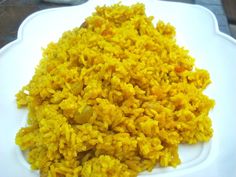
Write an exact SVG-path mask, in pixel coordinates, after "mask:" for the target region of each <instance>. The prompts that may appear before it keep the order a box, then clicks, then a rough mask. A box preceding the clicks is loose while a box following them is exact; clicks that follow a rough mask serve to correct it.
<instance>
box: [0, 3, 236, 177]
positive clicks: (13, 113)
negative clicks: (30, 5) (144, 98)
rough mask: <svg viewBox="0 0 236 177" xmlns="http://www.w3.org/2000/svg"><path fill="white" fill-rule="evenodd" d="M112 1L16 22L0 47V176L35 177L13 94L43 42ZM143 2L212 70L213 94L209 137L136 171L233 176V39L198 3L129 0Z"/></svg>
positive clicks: (235, 85) (235, 143)
mask: <svg viewBox="0 0 236 177" xmlns="http://www.w3.org/2000/svg"><path fill="white" fill-rule="evenodd" d="M115 2H116V1H111V0H110V1H107V2H106V1H95V0H90V1H89V2H87V3H85V4H83V5H79V6H73V7H63V8H55V9H48V10H43V11H39V12H37V13H34V14H32V15H30V16H29V17H28V18H27V19H26V20H25V21H24V22H23V23H22V24H21V26H20V28H19V31H18V38H17V40H15V41H13V42H11V43H9V44H8V45H6V46H5V47H3V48H2V49H1V50H0V116H1V118H0V172H1V174H0V176H2V177H18V176H20V177H37V176H39V174H38V172H37V171H31V170H30V166H29V164H28V163H27V162H26V160H25V159H24V156H23V155H22V153H21V151H20V150H19V148H18V147H17V146H16V145H15V135H16V133H17V131H18V130H19V128H20V127H22V126H24V125H25V122H26V119H27V111H26V110H18V109H17V107H16V101H15V94H16V93H17V92H18V91H19V90H20V89H21V87H22V86H23V85H25V84H27V83H28V82H29V80H30V79H31V77H32V76H33V74H34V68H35V66H36V65H37V64H38V62H39V60H40V58H41V48H42V47H46V45H47V44H48V43H49V42H50V41H57V39H59V37H60V36H61V34H62V33H63V32H64V31H66V30H69V29H72V28H74V27H77V26H80V25H81V24H82V23H83V21H84V19H85V18H86V17H87V16H89V15H91V13H92V12H93V11H94V8H95V6H96V5H102V4H112V3H115ZM135 2H142V3H144V4H145V6H146V13H147V15H153V16H154V17H155V20H154V23H156V22H157V21H158V20H159V19H161V20H163V21H165V22H170V23H171V24H172V25H174V26H175V27H176V31H177V36H176V39H177V42H178V44H179V45H181V46H184V47H185V48H187V49H189V50H190V54H191V55H192V56H193V57H195V58H196V65H197V67H199V68H204V69H207V70H208V71H209V72H210V75H211V79H212V84H211V85H210V86H209V87H208V88H207V90H206V94H207V95H209V96H210V97H211V98H213V99H215V101H216V106H215V108H214V110H213V111H212V112H211V117H212V121H213V127H214V136H213V138H212V140H211V141H210V142H209V143H204V144H197V145H181V146H180V149H179V153H180V158H181V160H182V164H181V165H179V166H178V167H177V168H159V167H156V168H155V169H154V170H153V171H152V172H151V173H147V172H144V173H142V174H140V176H159V177H170V176H171V177H174V176H184V177H187V176H188V177H190V176H191V177H200V176H208V177H222V176H224V177H235V176H236V168H235V167H236V151H235V149H236V129H235V125H236V107H235V103H236V102H235V100H236V69H235V68H236V41H235V40H234V39H233V38H231V37H229V36H227V35H225V34H223V33H221V32H220V31H219V29H218V25H217V21H216V18H215V16H214V15H213V14H212V13H211V12H210V11H209V10H207V9H205V8H203V7H201V6H198V5H189V4H183V3H174V2H163V1H156V0H153V1H147V0H146V1H145V0H139V1H137V0H132V1H128V2H127V1H126V2H125V1H124V2H123V3H124V4H128V5H130V4H133V3H135Z"/></svg>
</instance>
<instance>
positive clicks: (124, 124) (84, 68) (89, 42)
mask: <svg viewBox="0 0 236 177" xmlns="http://www.w3.org/2000/svg"><path fill="white" fill-rule="evenodd" d="M152 20H153V17H147V16H146V15H145V8H144V5H143V4H135V5H132V6H130V7H129V6H124V5H121V4H115V5H112V6H109V7H107V6H103V7H97V8H96V12H94V13H93V14H92V16H90V17H88V18H87V19H86V20H85V23H84V24H83V25H82V26H81V27H78V28H75V29H73V30H72V31H67V32H65V33H64V34H63V35H62V37H61V38H60V39H59V41H58V42H57V43H50V44H49V45H48V47H47V48H46V49H44V51H43V57H42V60H41V61H40V64H39V65H38V67H37V68H36V71H35V74H34V76H33V78H32V80H31V81H30V82H29V84H28V85H26V86H24V87H23V88H22V90H21V91H20V92H19V93H18V94H17V103H18V107H27V108H28V110H29V114H28V125H27V126H26V127H24V128H22V129H20V131H19V132H18V133H17V135H16V144H17V145H19V146H20V148H21V149H22V150H23V151H26V152H27V159H28V162H29V163H30V164H31V167H32V169H39V170H40V176H41V177H80V176H81V177H90V176H93V177H112V176H116V177H118V176H122V177H123V176H137V175H138V173H139V172H142V171H145V170H148V171H151V170H152V169H153V168H154V167H155V166H156V165H160V166H162V167H166V166H173V167H175V166H177V165H179V164H180V163H181V160H180V158H179V155H178V145H179V144H180V143H188V144H195V143H198V142H205V141H208V140H209V139H210V138H211V137H212V133H213V130H212V126H211V120H210V118H209V117H208V113H209V111H210V110H211V109H212V108H213V106H214V101H213V100H211V99H209V98H208V97H207V96H206V95H204V94H203V90H204V89H205V88H206V86H207V85H208V84H209V83H210V78H209V74H208V72H207V71H206V70H203V69H197V68H195V67H194V59H193V58H192V57H191V56H190V55H189V54H188V51H187V50H186V49H184V48H183V47H179V46H178V45H177V44H176V40H175V29H174V27H173V26H171V25H170V24H165V23H163V22H162V21H159V22H158V23H157V25H156V26H154V25H153V23H152Z"/></svg>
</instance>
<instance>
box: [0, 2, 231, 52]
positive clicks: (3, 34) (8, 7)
mask: <svg viewBox="0 0 236 177" xmlns="http://www.w3.org/2000/svg"><path fill="white" fill-rule="evenodd" d="M166 1H177V2H184V3H190V4H199V5H202V6H204V7H206V8H208V9H210V10H211V11H212V12H213V13H214V14H215V15H216V18H217V20H218V23H219V29H220V30H221V31H222V32H224V33H226V34H229V35H230V31H229V26H228V22H227V18H226V16H225V12H224V9H223V7H222V3H221V1H220V0H166ZM59 6H65V5H62V4H54V3H46V2H43V1H40V0H0V48H1V47H3V46H4V45H6V44H7V43H9V42H11V41H13V40H15V39H16V36H17V31H18V28H19V26H20V24H21V23H22V21H23V20H24V19H25V18H26V17H27V16H28V15H30V14H32V13H33V12H36V11H39V10H42V9H47V8H53V7H59ZM67 6H68V5H67Z"/></svg>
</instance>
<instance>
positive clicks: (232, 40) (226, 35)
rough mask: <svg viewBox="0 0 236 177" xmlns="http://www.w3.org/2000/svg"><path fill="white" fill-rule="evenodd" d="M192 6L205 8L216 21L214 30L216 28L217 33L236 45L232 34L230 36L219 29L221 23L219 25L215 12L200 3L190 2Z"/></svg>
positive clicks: (214, 21)
mask: <svg viewBox="0 0 236 177" xmlns="http://www.w3.org/2000/svg"><path fill="white" fill-rule="evenodd" d="M190 5H191V6H194V7H196V8H199V9H201V10H204V11H205V12H206V13H208V14H209V15H210V17H211V18H212V20H213V23H214V27H215V28H214V30H215V34H216V35H218V36H220V37H222V38H224V39H226V40H228V41H230V42H232V43H234V44H235V45H236V39H234V38H233V37H232V36H229V35H228V34H225V33H223V32H222V31H220V29H219V25H218V21H217V19H216V16H215V14H214V13H213V12H212V11H211V10H209V9H208V8H206V7H204V6H201V5H198V4H190Z"/></svg>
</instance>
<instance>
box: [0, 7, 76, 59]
mask: <svg viewBox="0 0 236 177" xmlns="http://www.w3.org/2000/svg"><path fill="white" fill-rule="evenodd" d="M71 7H72V6H71ZM64 8H70V7H55V8H49V9H44V10H39V11H37V12H34V13H32V14H30V15H29V16H27V17H26V18H25V19H24V20H23V21H22V22H21V24H20V26H19V28H18V31H17V36H16V39H15V40H13V41H11V42H9V43H8V44H6V45H4V46H3V47H2V48H1V49H0V54H1V53H2V52H4V51H5V50H7V49H8V48H9V47H11V46H13V45H15V44H17V43H18V42H20V41H22V39H23V31H24V28H25V26H26V25H27V24H28V23H29V22H30V21H31V20H33V18H35V17H36V16H38V15H41V14H43V13H47V12H51V11H54V10H58V9H64Z"/></svg>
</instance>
